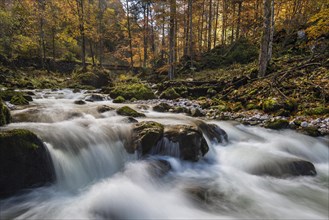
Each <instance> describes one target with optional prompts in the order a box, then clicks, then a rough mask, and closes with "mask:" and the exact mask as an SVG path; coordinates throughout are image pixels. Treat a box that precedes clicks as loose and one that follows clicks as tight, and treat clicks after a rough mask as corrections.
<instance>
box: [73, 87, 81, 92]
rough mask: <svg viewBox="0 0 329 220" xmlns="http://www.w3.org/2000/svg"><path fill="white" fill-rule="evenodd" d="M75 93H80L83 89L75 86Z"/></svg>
mask: <svg viewBox="0 0 329 220" xmlns="http://www.w3.org/2000/svg"><path fill="white" fill-rule="evenodd" d="M72 92H73V93H79V92H81V90H80V89H78V88H75V89H73V91H72Z"/></svg>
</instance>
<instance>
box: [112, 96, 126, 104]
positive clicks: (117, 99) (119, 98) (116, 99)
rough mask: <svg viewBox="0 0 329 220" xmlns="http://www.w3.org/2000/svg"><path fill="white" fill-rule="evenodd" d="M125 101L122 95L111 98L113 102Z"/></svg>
mask: <svg viewBox="0 0 329 220" xmlns="http://www.w3.org/2000/svg"><path fill="white" fill-rule="evenodd" d="M125 101H126V99H125V98H123V97H122V96H118V97H116V98H115V99H114V100H113V103H123V102H125Z"/></svg>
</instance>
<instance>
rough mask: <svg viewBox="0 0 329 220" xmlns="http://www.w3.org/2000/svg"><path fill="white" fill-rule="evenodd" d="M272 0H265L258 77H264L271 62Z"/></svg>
mask: <svg viewBox="0 0 329 220" xmlns="http://www.w3.org/2000/svg"><path fill="white" fill-rule="evenodd" d="M271 1H272V0H264V23H263V34H262V39H261V45H260V53H259V72H258V77H264V76H265V73H266V69H267V65H268V63H269V59H268V56H269V44H270V32H271Z"/></svg>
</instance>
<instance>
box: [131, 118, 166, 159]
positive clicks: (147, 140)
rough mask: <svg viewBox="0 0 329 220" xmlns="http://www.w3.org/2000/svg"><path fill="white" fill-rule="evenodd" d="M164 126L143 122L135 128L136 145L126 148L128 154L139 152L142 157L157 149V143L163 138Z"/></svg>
mask: <svg viewBox="0 0 329 220" xmlns="http://www.w3.org/2000/svg"><path fill="white" fill-rule="evenodd" d="M163 131H164V126H163V125H162V124H160V123H157V122H153V121H143V122H140V123H137V124H135V125H134V127H133V135H134V137H133V139H134V144H132V145H131V146H129V147H128V148H127V147H126V150H127V152H128V153H134V152H135V150H136V149H137V150H138V154H139V155H140V156H145V155H146V154H148V153H149V152H150V150H151V149H152V147H155V145H156V144H157V142H158V141H159V140H160V139H161V138H162V136H163Z"/></svg>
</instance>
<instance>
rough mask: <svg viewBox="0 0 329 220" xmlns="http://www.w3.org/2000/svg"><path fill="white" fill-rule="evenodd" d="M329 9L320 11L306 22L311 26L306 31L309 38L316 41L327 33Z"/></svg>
mask: <svg viewBox="0 0 329 220" xmlns="http://www.w3.org/2000/svg"><path fill="white" fill-rule="evenodd" d="M328 18H329V8H326V9H322V10H321V11H320V12H319V13H317V14H315V15H314V16H312V17H311V18H310V20H309V21H308V22H309V23H310V24H311V26H310V27H309V28H307V29H306V33H307V35H308V37H309V38H311V39H316V38H318V37H320V36H322V35H324V34H327V33H329V19H328Z"/></svg>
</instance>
